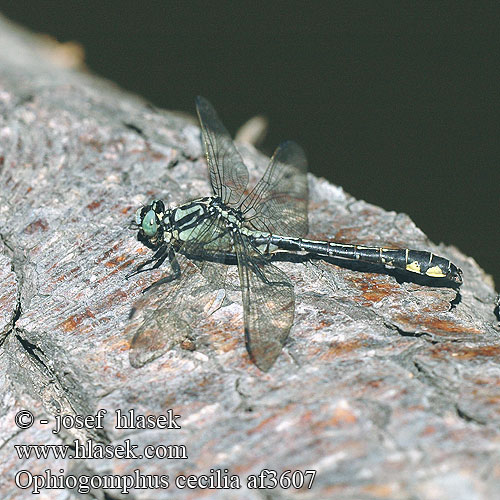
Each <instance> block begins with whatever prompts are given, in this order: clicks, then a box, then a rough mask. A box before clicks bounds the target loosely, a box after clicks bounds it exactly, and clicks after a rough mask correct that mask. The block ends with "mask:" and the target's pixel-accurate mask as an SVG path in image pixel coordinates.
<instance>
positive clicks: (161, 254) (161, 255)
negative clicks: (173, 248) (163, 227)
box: [125, 244, 170, 279]
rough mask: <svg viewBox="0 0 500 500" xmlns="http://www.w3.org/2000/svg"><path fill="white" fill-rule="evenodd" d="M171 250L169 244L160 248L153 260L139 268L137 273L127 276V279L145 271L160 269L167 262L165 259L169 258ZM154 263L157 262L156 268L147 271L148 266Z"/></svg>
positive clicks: (136, 270) (149, 268)
mask: <svg viewBox="0 0 500 500" xmlns="http://www.w3.org/2000/svg"><path fill="white" fill-rule="evenodd" d="M169 249H170V246H169V245H168V244H165V245H163V246H162V247H160V249H159V250H157V252H156V253H155V254H154V255H153V257H151V259H149V260H147V261H146V262H143V263H142V264H140V265H139V266H137V267H136V269H135V271H134V272H132V273H130V274H127V276H125V278H126V279H128V278H130V277H131V276H135V275H136V274H139V273H143V272H145V271H151V270H152V269H158V268H159V267H160V266H161V265H162V264H163V263H164V262H165V259H166V258H167V257H168V252H169ZM153 262H155V264H154V266H152V267H148V268H146V269H145V267H146V266H148V265H149V264H151V263H153Z"/></svg>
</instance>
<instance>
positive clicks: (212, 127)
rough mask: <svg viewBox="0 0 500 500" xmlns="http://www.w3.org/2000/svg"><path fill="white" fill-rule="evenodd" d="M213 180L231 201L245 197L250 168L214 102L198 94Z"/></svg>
mask: <svg viewBox="0 0 500 500" xmlns="http://www.w3.org/2000/svg"><path fill="white" fill-rule="evenodd" d="M196 111H197V112H198V117H199V119H200V124H201V130H202V134H203V143H204V146H205V154H206V157H207V163H208V170H209V172H210V182H211V184H212V189H213V190H214V193H215V194H216V195H217V196H219V197H220V198H221V199H222V201H223V202H224V203H226V204H228V205H235V204H237V203H238V202H239V200H240V199H241V197H242V195H243V193H244V192H245V189H246V187H247V184H248V170H247V167H246V166H245V164H244V163H243V160H242V159H241V156H240V154H239V153H238V151H237V150H236V148H235V146H234V143H233V141H232V139H231V136H230V135H229V132H228V131H227V130H226V127H224V125H222V123H221V121H220V119H219V117H218V116H217V113H216V112H215V110H214V108H213V106H212V105H211V104H210V103H209V102H208V101H207V100H206V99H205V98H203V97H200V96H198V97H197V98H196Z"/></svg>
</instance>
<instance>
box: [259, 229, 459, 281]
mask: <svg viewBox="0 0 500 500" xmlns="http://www.w3.org/2000/svg"><path fill="white" fill-rule="evenodd" d="M263 239H264V238H263ZM265 239H266V240H267V245H268V246H269V247H270V248H271V249H272V247H276V248H278V249H280V250H288V251H305V252H309V253H315V254H317V255H325V256H328V257H337V258H341V259H347V260H359V261H361V262H368V263H373V264H382V265H384V266H387V267H391V268H396V269H402V270H404V271H409V272H412V273H417V274H421V275H424V276H429V277H431V278H446V279H448V280H450V281H453V282H455V283H462V271H461V270H460V269H459V268H458V267H456V266H455V265H454V264H453V263H452V262H450V261H449V260H448V259H445V258H444V257H440V256H439V255H434V254H433V253H432V252H426V251H423V250H410V249H408V248H383V247H366V246H363V245H344V244H341V243H334V242H331V241H314V240H306V239H303V238H288V237H284V236H277V235H270V236H269V237H268V238H265ZM261 244H262V243H261Z"/></svg>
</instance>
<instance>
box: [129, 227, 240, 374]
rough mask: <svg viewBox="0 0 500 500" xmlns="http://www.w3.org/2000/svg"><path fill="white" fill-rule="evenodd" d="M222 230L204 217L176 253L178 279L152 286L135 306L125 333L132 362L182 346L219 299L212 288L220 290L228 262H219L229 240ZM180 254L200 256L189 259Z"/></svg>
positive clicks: (144, 359)
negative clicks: (128, 339)
mask: <svg viewBox="0 0 500 500" xmlns="http://www.w3.org/2000/svg"><path fill="white" fill-rule="evenodd" d="M224 230H225V226H224V227H223V225H222V223H221V221H219V220H218V219H216V218H207V219H205V220H204V221H202V222H201V223H200V225H199V226H198V227H197V228H196V234H195V235H193V237H192V238H191V239H190V240H188V241H187V242H186V243H184V244H183V245H182V247H181V248H180V249H179V253H177V256H176V258H177V259H178V261H179V265H180V267H181V271H182V274H181V277H180V278H178V279H177V280H175V281H172V282H170V283H165V284H163V285H160V286H157V287H153V288H152V289H151V290H149V291H148V292H147V293H146V294H145V295H144V296H143V297H142V298H141V299H139V300H138V301H137V303H136V304H135V305H134V308H133V310H132V314H131V317H132V321H131V322H130V324H129V325H128V328H127V331H126V333H127V334H128V335H130V336H131V337H132V341H131V351H130V364H131V365H132V366H134V367H140V366H143V365H145V364H146V363H149V362H150V361H153V360H154V359H156V358H158V357H159V356H161V355H162V354H164V353H165V352H166V351H168V350H170V349H172V348H173V347H174V346H175V345H178V344H180V343H181V342H182V341H183V340H184V339H186V338H189V337H190V336H191V333H192V329H193V328H194V327H195V326H196V324H198V323H199V322H200V320H201V319H202V318H203V317H204V315H207V314H209V313H210V312H213V310H214V306H215V305H216V301H217V300H218V299H220V297H219V296H216V295H215V294H214V293H213V292H214V290H216V289H219V288H224V286H225V280H226V273H227V266H222V265H221V264H220V263H219V262H222V261H223V258H224V251H225V249H228V250H227V251H229V247H228V245H229V244H230V243H231V242H230V241H228V240H227V238H226V236H227V235H226V233H225V232H224ZM181 254H185V255H189V256H191V255H192V256H194V257H197V256H199V257H200V259H203V260H198V261H193V262H192V261H190V260H188V259H187V258H185V257H183V256H182V255H181ZM207 258H208V259H211V260H206V259H207ZM200 272H201V275H200Z"/></svg>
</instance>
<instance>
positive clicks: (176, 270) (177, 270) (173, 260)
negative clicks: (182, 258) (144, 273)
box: [142, 247, 181, 293]
mask: <svg viewBox="0 0 500 500" xmlns="http://www.w3.org/2000/svg"><path fill="white" fill-rule="evenodd" d="M167 257H168V260H169V262H170V266H171V267H172V271H173V273H172V274H169V275H168V276H164V277H163V278H160V279H159V280H158V281H155V282H154V283H153V284H152V285H149V286H148V287H147V288H145V289H144V290H143V291H142V293H146V292H147V291H148V290H151V288H154V287H156V286H158V285H163V283H170V282H171V281H174V280H176V279H178V278H179V277H180V275H181V266H180V265H179V261H178V260H177V257H176V255H175V252H174V250H173V248H172V247H169V248H168V252H165V255H164V256H163V257H162V262H163V261H164V260H165V259H166V258H167ZM155 267H157V266H156V264H155V266H154V267H152V268H151V269H155Z"/></svg>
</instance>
